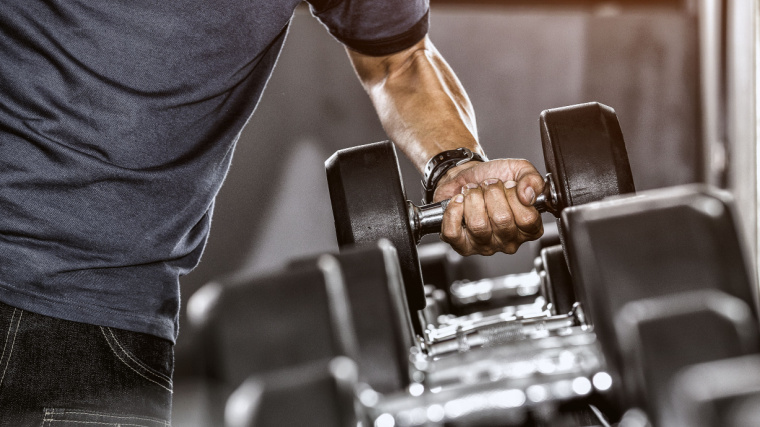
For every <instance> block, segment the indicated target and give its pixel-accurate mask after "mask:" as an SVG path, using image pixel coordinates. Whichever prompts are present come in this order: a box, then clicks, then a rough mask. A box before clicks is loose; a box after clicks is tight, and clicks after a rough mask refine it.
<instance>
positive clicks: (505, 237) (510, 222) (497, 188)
mask: <svg viewBox="0 0 760 427" xmlns="http://www.w3.org/2000/svg"><path fill="white" fill-rule="evenodd" d="M512 182H513V183H514V181H512ZM513 185H514V184H513ZM483 198H484V200H485V204H486V211H487V212H488V218H489V220H490V221H491V230H492V232H493V236H494V239H495V240H496V241H497V242H496V243H497V247H496V248H495V249H496V250H498V251H501V252H507V253H511V252H509V251H512V252H513V250H512V249H511V248H508V246H511V242H512V241H514V240H516V238H517V234H518V230H517V225H516V224H515V220H514V215H513V214H512V208H511V207H510V206H509V202H508V201H507V196H506V192H505V186H504V183H502V182H501V180H499V179H496V178H492V179H487V180H485V181H484V182H483Z"/></svg>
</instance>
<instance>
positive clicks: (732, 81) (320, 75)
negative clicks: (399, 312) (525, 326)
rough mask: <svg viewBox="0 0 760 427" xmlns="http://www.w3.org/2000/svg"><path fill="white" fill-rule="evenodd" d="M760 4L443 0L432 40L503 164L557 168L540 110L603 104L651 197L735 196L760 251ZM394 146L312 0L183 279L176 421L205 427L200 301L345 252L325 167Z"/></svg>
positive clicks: (500, 261)
mask: <svg viewBox="0 0 760 427" xmlns="http://www.w3.org/2000/svg"><path fill="white" fill-rule="evenodd" d="M755 3H756V2H754V1H751V0H745V1H730V0H726V1H719V0H694V1H685V0H678V1H677V0H670V1H666V0H662V1H655V0H649V1H573V0H566V1H559V0H555V1H549V0H547V1H519V0H512V1H510V0H502V1H498V0H490V1H486V0H484V1H453V0H432V1H431V15H430V21H431V26H430V37H431V39H432V40H433V42H434V43H435V45H436V46H437V48H438V49H439V50H440V51H441V53H442V54H443V55H444V57H445V58H446V59H447V60H448V62H449V64H450V65H451V67H452V68H453V69H454V70H455V71H456V73H457V74H458V76H459V78H460V80H461V81H462V83H463V85H464V87H465V88H466V90H467V91H468V94H469V96H470V98H471V100H472V103H473V105H474V108H475V112H476V116H477V124H478V131H479V135H480V141H481V144H482V145H483V147H484V149H485V150H486V153H487V154H488V156H489V157H490V158H498V157H517V158H526V159H529V160H530V161H532V162H533V163H534V164H535V165H536V166H537V167H538V169H539V170H540V171H541V172H542V173H543V172H544V171H545V168H544V161H543V155H542V151H541V142H540V136H539V130H538V117H539V114H540V112H541V111H542V110H544V109H547V108H554V107H560V106H564V105H570V104H577V103H582V102H588V101H599V102H602V103H604V104H607V105H609V106H611V107H613V108H614V109H615V110H616V111H617V114H618V117H619V120H620V123H621V127H622V130H623V134H624V136H625V139H626V145H627V149H628V155H629V158H630V161H631V168H632V170H633V175H634V179H635V182H636V187H637V190H645V189H653V188H660V187H666V186H672V185H678V184H685V183H691V182H708V183H712V184H715V185H718V186H721V187H724V188H728V189H730V190H732V191H733V192H734V194H735V196H736V198H737V199H738V201H739V203H738V204H739V206H741V212H740V217H741V224H742V227H743V231H744V236H745V238H746V246H747V248H748V253H749V254H750V256H751V257H752V259H753V260H755V259H756V258H757V256H756V254H757V227H756V224H757V209H756V206H757V203H756V201H757V194H756V193H757V185H756V182H757V170H756V166H755V165H756V145H757V144H756V133H757V131H756V123H757V120H756V116H755V114H756V108H755V102H756V95H755V90H756V85H755V81H756V76H755V70H756V67H755V58H756V54H755V48H756V44H757V34H756V13H757V10H756V5H755ZM384 139H387V137H386V136H385V134H384V132H383V130H382V128H381V126H380V124H379V121H378V119H377V118H376V116H375V113H374V110H373V109H372V106H371V104H370V102H369V99H368V97H367V96H366V94H365V93H364V91H363V90H362V88H361V86H360V84H359V82H358V80H357V79H356V77H355V76H354V72H353V69H352V68H351V65H350V63H349V61H348V58H347V56H346V54H345V51H344V49H343V47H342V45H340V44H339V43H338V42H337V41H335V40H334V39H332V38H331V36H330V35H329V34H328V33H327V31H326V30H325V29H324V28H323V27H322V26H321V24H320V23H319V22H318V21H317V20H316V19H314V18H313V17H312V16H311V15H310V12H309V9H308V6H306V4H305V3H304V4H303V5H301V6H300V7H299V9H298V10H297V12H296V14H295V16H294V17H293V21H292V25H291V27H290V32H289V35H288V39H287V41H286V43H285V47H284V49H283V51H282V55H281V56H280V59H279V62H278V65H277V67H276V68H275V71H274V74H273V76H272V78H271V80H270V82H269V85H268V87H267V89H266V91H265V93H264V97H263V98H262V100H261V103H260V104H259V106H258V109H257V111H256V112H255V114H254V116H253V118H252V119H251V120H250V122H249V124H248V126H247V127H246V129H245V130H244V131H243V133H242V135H241V137H240V140H239V142H238V145H237V148H236V152H235V155H234V158H233V164H232V169H231V170H230V172H229V175H228V176H227V179H226V182H225V184H224V187H223V189H222V191H221V193H220V194H219V196H218V199H217V204H216V211H215V214H214V222H213V227H212V232H211V237H210V239H209V242H208V246H207V248H206V251H205V254H204V256H203V260H202V262H201V264H200V266H199V267H198V268H197V269H196V270H195V271H194V272H193V273H191V274H190V275H188V276H186V277H184V278H183V280H182V283H181V286H182V295H183V300H184V303H185V304H183V308H182V313H181V320H180V322H181V328H180V335H179V339H178V342H177V347H176V370H175V378H176V380H175V402H174V405H175V409H174V425H176V426H178V427H185V426H191V427H192V426H205V425H207V424H206V423H205V419H204V413H203V404H202V402H203V399H204V389H203V386H202V385H201V383H200V382H198V381H197V380H196V378H197V377H199V373H198V370H199V369H200V368H199V366H200V364H199V361H198V360H197V357H196V355H197V354H198V353H199V352H198V351H197V349H198V348H199V346H202V345H203V342H202V340H201V339H200V338H199V337H198V336H197V335H196V334H195V333H194V332H195V331H194V330H193V328H192V326H191V325H190V324H189V323H188V322H187V320H186V317H187V316H186V312H187V310H186V302H187V301H188V299H189V297H190V296H191V295H192V294H193V293H194V292H195V291H196V290H197V289H198V288H200V287H201V286H203V285H204V284H206V283H208V282H210V281H213V280H216V279H219V278H222V277H229V276H234V275H238V274H257V273H262V274H263V273H266V272H269V271H274V270H277V269H280V268H282V267H283V266H284V265H285V264H286V263H287V262H288V261H290V260H292V259H294V258H299V257H303V256H306V255H311V254H317V253H320V252H327V251H337V244H336V241H335V233H334V228H333V219H332V212H331V208H330V201H329V194H328V190H327V181H326V178H325V172H324V161H325V160H326V159H327V158H328V157H329V156H330V155H331V154H332V153H333V152H335V151H336V150H338V149H341V148H345V147H350V146H354V145H359V144H366V143H369V142H375V141H380V140H384ZM400 161H401V168H402V173H403V177H404V185H405V188H406V191H407V195H408V198H409V199H410V200H413V201H415V202H419V200H420V197H421V187H420V176H419V175H418V174H417V172H416V171H415V170H414V168H413V167H412V166H411V163H409V162H408V161H407V160H406V159H405V158H401V159H400ZM546 222H547V223H551V222H553V221H552V220H551V219H549V218H546ZM632 237H633V236H632ZM635 237H637V238H646V236H635ZM432 240H435V238H433V239H432ZM526 246H527V247H526ZM529 246H530V245H529V244H526V245H524V247H523V248H521V250H520V251H519V252H518V253H517V254H516V255H512V256H509V255H504V254H498V255H494V256H492V257H479V258H475V259H472V260H468V262H472V263H477V264H478V266H479V271H480V272H481V273H482V274H483V276H488V277H493V276H497V275H502V274H507V273H513V272H524V271H528V270H529V269H530V268H531V266H532V259H533V254H534V252H533V251H532V250H531V248H530V247H529ZM286 309H287V307H283V310H286Z"/></svg>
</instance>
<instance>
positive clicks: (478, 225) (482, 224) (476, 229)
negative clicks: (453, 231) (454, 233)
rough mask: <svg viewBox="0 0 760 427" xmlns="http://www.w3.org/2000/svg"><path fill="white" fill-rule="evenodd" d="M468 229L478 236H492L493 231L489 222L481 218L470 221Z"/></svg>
mask: <svg viewBox="0 0 760 427" xmlns="http://www.w3.org/2000/svg"><path fill="white" fill-rule="evenodd" d="M467 229H468V230H470V232H471V233H472V234H473V235H476V236H481V235H483V234H486V233H487V234H491V230H489V224H488V222H487V221H486V220H485V219H484V218H481V217H478V218H473V219H471V220H470V221H468V222H467Z"/></svg>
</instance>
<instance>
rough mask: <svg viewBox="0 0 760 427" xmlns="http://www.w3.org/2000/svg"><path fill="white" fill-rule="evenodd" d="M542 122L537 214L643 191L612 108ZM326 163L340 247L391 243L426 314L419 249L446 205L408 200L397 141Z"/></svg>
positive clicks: (558, 112) (575, 109)
mask: <svg viewBox="0 0 760 427" xmlns="http://www.w3.org/2000/svg"><path fill="white" fill-rule="evenodd" d="M539 123H540V129H541V140H542V146H543V151H544V160H545V164H546V170H547V172H548V174H547V180H546V185H545V190H544V192H543V193H542V194H541V195H540V196H539V197H537V203H536V207H537V209H540V210H542V211H547V212H551V213H553V214H554V215H558V214H559V212H561V211H562V210H563V209H564V208H566V207H568V206H575V205H578V204H583V203H588V202H592V201H596V200H600V199H602V198H605V197H607V196H612V195H618V194H624V193H630V192H634V191H635V188H634V184H633V178H632V174H631V168H630V164H629V162H628V155H627V152H626V149H625V142H624V140H623V135H622V132H621V130H620V125H619V123H618V120H617V116H616V115H615V112H614V110H613V109H612V108H610V107H607V106H605V105H602V104H599V103H588V104H580V105H574V106H569V107H563V108H556V109H550V110H546V111H544V112H542V113H541V116H540V119H539ZM325 166H326V170H327V180H328V187H329V190H330V200H331V204H332V210H333V216H334V219H335V229H336V234H337V239H338V244H339V246H340V247H341V248H344V247H347V246H350V245H353V244H357V243H365V242H372V241H376V240H378V239H380V238H387V239H389V240H390V241H391V243H392V244H393V245H394V246H395V247H396V249H397V251H398V254H399V262H400V264H401V268H402V275H403V279H404V285H405V288H406V297H407V302H408V304H409V308H410V310H411V311H412V312H416V311H418V310H421V309H423V308H424V307H425V292H424V287H423V281H422V277H421V273H420V264H419V259H418V256H417V250H416V245H417V243H418V241H419V239H420V238H421V236H423V235H424V234H429V233H436V232H439V231H440V227H441V217H442V214H443V212H444V210H445V205H446V202H443V203H434V204H431V205H424V206H416V205H414V204H413V203H411V202H409V201H407V199H406V195H405V193H404V188H403V185H402V183H401V177H400V171H399V166H398V159H397V156H396V152H395V149H394V147H393V144H392V143H391V142H389V141H384V142H378V143H373V144H367V145H363V146H358V147H353V148H348V149H344V150H339V151H337V152H336V153H335V154H334V155H333V156H331V157H330V158H329V159H328V160H327V161H326V162H325ZM413 318H414V316H413ZM418 323H419V322H417V324H415V330H417V332H418V333H419V332H421V330H420V326H419V324H418Z"/></svg>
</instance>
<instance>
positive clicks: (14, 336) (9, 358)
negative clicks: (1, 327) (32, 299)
mask: <svg viewBox="0 0 760 427" xmlns="http://www.w3.org/2000/svg"><path fill="white" fill-rule="evenodd" d="M13 312H14V314H15V312H16V309H15V308H14V309H13ZM23 315H24V312H23V311H22V312H21V313H19V315H18V320H17V321H16V330H15V331H13V341H11V349H10V350H9V351H8V358H7V359H5V368H4V369H3V376H2V377H0V385H2V384H3V380H5V373H6V372H7V371H8V365H10V361H11V356H12V355H13V347H14V346H15V345H16V335H17V334H18V330H19V326H20V325H21V316H23ZM11 326H13V316H11ZM10 331H11V330H10V329H8V333H9V334H10ZM5 345H6V346H7V345H8V337H7V336H6V337H5ZM3 355H5V349H3ZM0 360H2V359H0Z"/></svg>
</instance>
